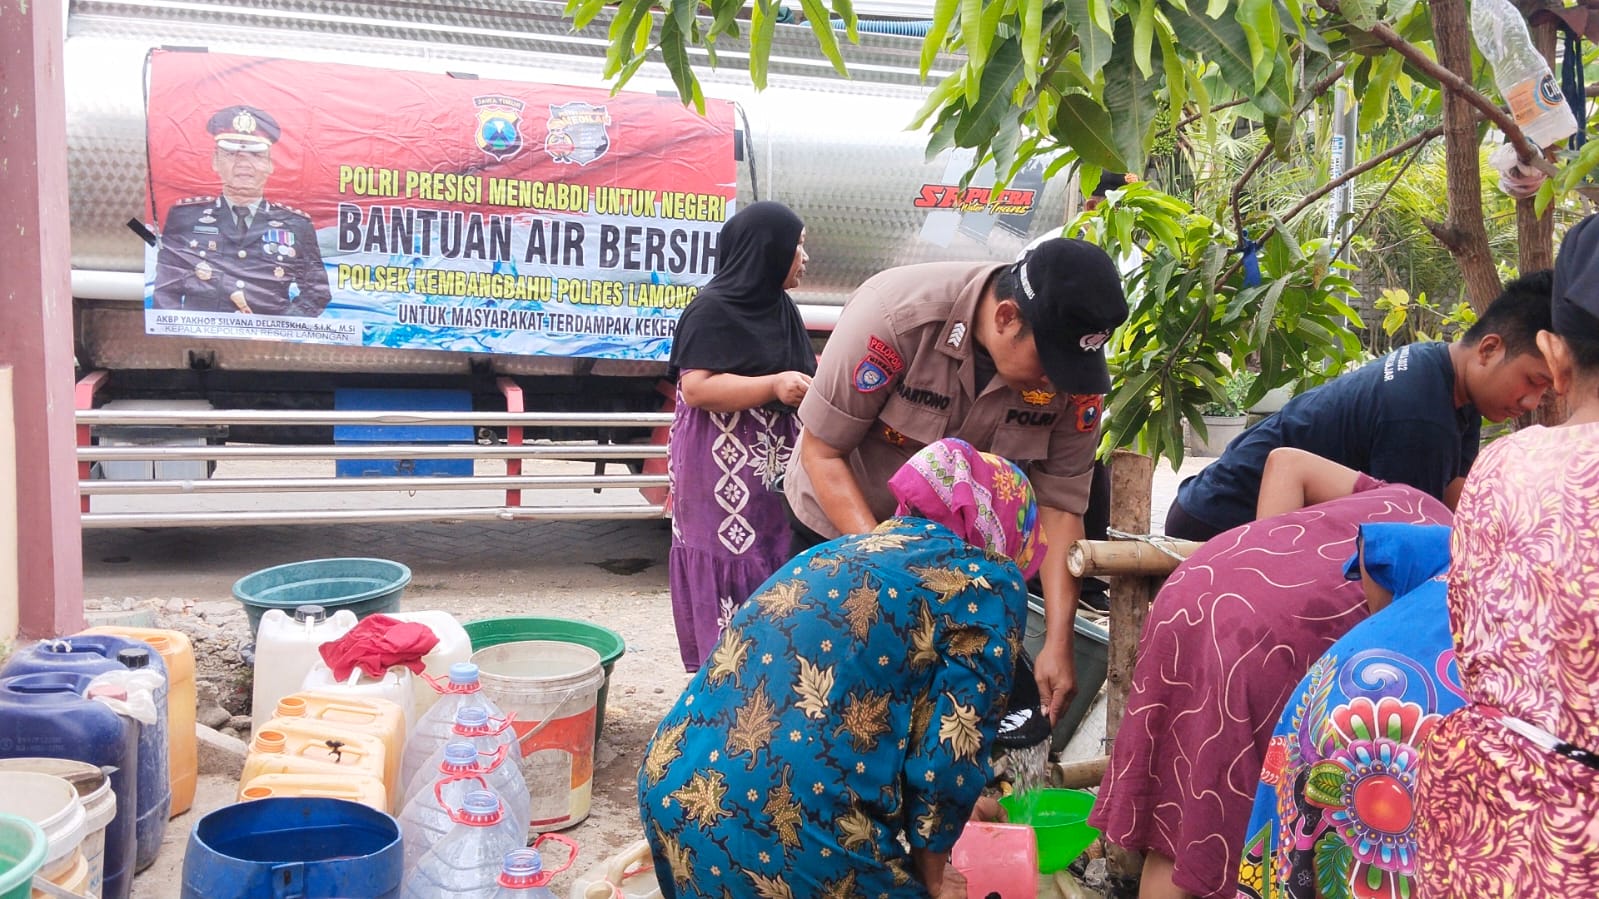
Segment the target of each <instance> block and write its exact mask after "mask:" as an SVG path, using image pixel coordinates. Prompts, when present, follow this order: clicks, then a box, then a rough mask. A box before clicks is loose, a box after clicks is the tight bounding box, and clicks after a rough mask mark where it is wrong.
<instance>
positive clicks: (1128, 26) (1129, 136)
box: [1105, 19, 1164, 171]
mask: <svg viewBox="0 0 1599 899" xmlns="http://www.w3.org/2000/svg"><path fill="white" fill-rule="evenodd" d="M1132 48H1133V41H1132V23H1131V22H1129V21H1127V20H1126V19H1118V20H1116V35H1115V49H1114V50H1113V51H1112V53H1111V58H1110V63H1109V64H1107V65H1106V66H1105V110H1106V111H1107V112H1109V113H1110V117H1111V137H1112V138H1113V140H1114V142H1115V146H1116V153H1117V155H1118V156H1120V157H1121V158H1122V161H1124V162H1126V163H1127V165H1128V170H1129V171H1143V168H1144V146H1145V139H1146V138H1147V137H1148V135H1149V129H1150V126H1151V125H1153V124H1154V123H1155V116H1156V115H1157V114H1159V112H1160V108H1159V104H1158V102H1157V101H1156V98H1155V84H1154V80H1155V79H1154V78H1146V77H1145V76H1144V74H1143V72H1141V71H1139V68H1138V64H1137V63H1135V62H1134V61H1133V59H1132ZM1157 58H1158V57H1157ZM1150 62H1151V68H1153V69H1155V74H1156V75H1157V76H1159V75H1161V74H1164V69H1163V67H1162V66H1160V65H1156V64H1155V61H1154V60H1151V61H1150Z"/></svg>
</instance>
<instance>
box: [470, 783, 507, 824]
mask: <svg viewBox="0 0 1599 899" xmlns="http://www.w3.org/2000/svg"><path fill="white" fill-rule="evenodd" d="M500 818H501V814H500V797H499V796H496V795H495V794H494V793H493V792H491V791H489V790H473V791H472V792H470V793H468V794H466V798H465V799H464V800H462V802H461V819H462V821H463V822H464V823H467V824H472V825H476V826H478V827H486V826H488V825H490V824H498V823H500Z"/></svg>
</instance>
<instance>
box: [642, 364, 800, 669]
mask: <svg viewBox="0 0 1599 899" xmlns="http://www.w3.org/2000/svg"><path fill="white" fill-rule="evenodd" d="M798 433H799V422H798V419H797V418H796V417H795V416H794V413H793V411H792V410H787V411H782V410H781V409H778V410H774V409H773V408H768V407H757V408H754V409H745V410H743V411H741V412H709V411H706V410H704V409H696V408H694V407H692V406H690V405H688V404H687V403H685V402H683V394H682V392H681V391H679V392H678V395H677V411H676V413H675V414H674V416H673V418H672V433H671V437H670V441H671V449H670V450H669V451H668V457H667V472H668V474H669V475H670V479H671V483H672V548H671V551H670V553H669V555H668V558H667V564H668V576H669V580H670V583H671V587H672V617H673V619H674V620H675V621H676V624H677V645H678V650H679V652H680V653H681V654H682V657H683V667H684V668H685V669H686V670H688V671H698V670H699V667H700V664H701V663H702V662H704V661H705V657H706V656H708V655H710V652H711V647H713V646H715V645H716V640H717V637H719V636H720V635H721V632H722V628H723V627H724V626H725V625H726V624H727V622H728V620H729V619H731V618H732V617H733V612H734V611H735V610H737V609H738V607H739V606H740V605H741V604H743V602H744V598H745V597H746V596H749V595H750V594H751V593H752V592H754V590H755V588H756V587H758V586H760V584H761V582H762V581H764V580H766V578H767V577H768V576H769V575H771V573H772V572H774V571H776V570H777V568H778V566H780V565H782V564H783V563H784V562H786V561H788V548H789V528H788V517H787V513H785V512H784V507H783V490H782V480H783V472H784V470H785V469H787V467H788V460H789V456H790V455H792V453H793V451H794V438H795V436H796V435H797V434H798Z"/></svg>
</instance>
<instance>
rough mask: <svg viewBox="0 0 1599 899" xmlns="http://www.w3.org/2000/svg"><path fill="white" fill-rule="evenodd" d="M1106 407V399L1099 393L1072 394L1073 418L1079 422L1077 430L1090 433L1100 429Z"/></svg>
mask: <svg viewBox="0 0 1599 899" xmlns="http://www.w3.org/2000/svg"><path fill="white" fill-rule="evenodd" d="M1104 406H1105V398H1104V397H1103V396H1101V395H1099V394H1097V393H1074V394H1072V412H1073V416H1072V417H1073V418H1075V419H1076V420H1077V430H1079V431H1082V432H1083V433H1088V432H1089V431H1092V430H1094V428H1096V427H1098V426H1099V414H1100V412H1101V410H1103V409H1104Z"/></svg>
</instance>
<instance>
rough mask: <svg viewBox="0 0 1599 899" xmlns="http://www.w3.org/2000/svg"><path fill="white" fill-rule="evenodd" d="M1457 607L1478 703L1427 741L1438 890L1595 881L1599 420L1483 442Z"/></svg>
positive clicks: (1431, 852) (1527, 894) (1428, 872)
mask: <svg viewBox="0 0 1599 899" xmlns="http://www.w3.org/2000/svg"><path fill="white" fill-rule="evenodd" d="M1454 558H1455V562H1454V565H1453V567H1452V568H1451V569H1450V573H1449V614H1450V618H1451V620H1452V622H1453V626H1454V638H1455V651H1456V653H1457V656H1456V661H1457V663H1458V664H1459V666H1460V680H1461V684H1462V686H1463V688H1464V689H1465V693H1466V697H1467V701H1468V703H1469V704H1468V705H1467V706H1466V707H1465V708H1462V709H1460V710H1458V711H1456V712H1454V713H1453V714H1451V715H1449V716H1448V717H1446V718H1444V720H1443V721H1442V722H1440V723H1439V725H1438V727H1436V728H1435V729H1434V730H1433V732H1432V733H1431V735H1430V736H1429V737H1428V739H1427V740H1426V741H1425V744H1424V746H1423V753H1424V755H1425V760H1426V765H1425V766H1424V767H1423V769H1422V776H1421V780H1420V788H1419V791H1418V800H1419V810H1418V818H1419V822H1418V828H1417V836H1418V843H1419V850H1420V857H1421V871H1422V880H1423V884H1424V886H1425V887H1426V889H1427V893H1426V895H1427V896H1428V897H1429V899H1441V897H1476V896H1493V897H1499V896H1514V897H1516V899H1539V897H1551V899H1553V897H1562V899H1564V897H1575V896H1593V895H1595V894H1596V893H1599V771H1596V770H1594V769H1593V768H1589V767H1586V766H1584V765H1583V764H1581V763H1580V762H1578V761H1576V760H1574V759H1572V758H1570V757H1568V756H1566V755H1560V754H1556V753H1554V752H1551V751H1548V750H1545V749H1542V748H1540V747H1539V746H1537V745H1535V744H1534V743H1533V742H1531V741H1530V740H1529V739H1527V738H1526V737H1524V736H1522V735H1521V734H1520V733H1518V732H1514V731H1512V730H1511V729H1510V727H1509V726H1507V725H1506V723H1505V722H1504V720H1503V718H1502V717H1500V716H1505V715H1508V716H1512V717H1514V718H1517V719H1520V720H1521V721H1523V722H1526V723H1527V724H1528V725H1531V726H1532V727H1534V728H1537V729H1541V730H1543V731H1545V732H1547V733H1548V734H1552V735H1554V736H1555V737H1556V738H1558V739H1559V740H1562V741H1565V742H1567V743H1570V744H1574V745H1576V746H1578V747H1582V748H1584V749H1587V750H1589V751H1599V424H1585V425H1576V426H1571V427H1559V428H1542V427H1535V428H1528V429H1526V430H1523V431H1519V432H1517V433H1516V434H1513V435H1511V436H1509V437H1505V438H1502V439H1500V440H1497V441H1495V442H1494V443H1492V444H1490V445H1489V446H1488V447H1487V448H1486V449H1484V450H1483V453H1482V456H1481V458H1480V459H1479V460H1478V462H1477V465H1476V467H1475V468H1473V469H1472V473H1471V477H1470V478H1469V479H1468V480H1467V482H1466V487H1465V490H1464V491H1463V492H1462V494H1461V497H1460V505H1459V515H1458V523H1457V525H1456V527H1455V544H1454Z"/></svg>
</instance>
